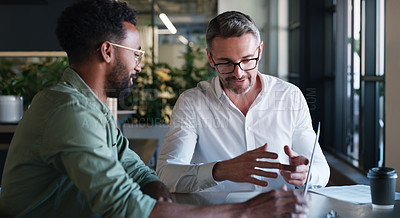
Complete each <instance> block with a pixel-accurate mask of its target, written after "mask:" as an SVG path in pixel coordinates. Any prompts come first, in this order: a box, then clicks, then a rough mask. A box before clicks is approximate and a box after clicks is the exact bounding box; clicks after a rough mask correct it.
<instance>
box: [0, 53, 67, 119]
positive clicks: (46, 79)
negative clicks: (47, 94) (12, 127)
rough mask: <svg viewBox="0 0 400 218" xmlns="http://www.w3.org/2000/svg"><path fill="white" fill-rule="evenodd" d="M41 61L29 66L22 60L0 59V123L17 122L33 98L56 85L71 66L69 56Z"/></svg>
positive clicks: (31, 63) (40, 59)
mask: <svg viewBox="0 0 400 218" xmlns="http://www.w3.org/2000/svg"><path fill="white" fill-rule="evenodd" d="M37 60H38V61H35V62H29V63H26V60H21V59H19V58H1V59H0V79H1V84H0V123H17V122H18V121H19V120H20V119H21V118H22V114H23V111H24V110H25V109H27V108H28V107H29V105H30V103H31V101H32V99H33V96H34V95H35V94H36V93H37V92H38V91H40V90H42V89H44V88H46V87H48V86H50V85H53V84H55V83H56V82H57V81H58V80H59V79H60V78H61V75H62V72H63V71H64V69H65V68H66V67H67V66H68V61H67V58H66V57H56V58H54V57H52V58H50V57H48V58H39V59H37Z"/></svg>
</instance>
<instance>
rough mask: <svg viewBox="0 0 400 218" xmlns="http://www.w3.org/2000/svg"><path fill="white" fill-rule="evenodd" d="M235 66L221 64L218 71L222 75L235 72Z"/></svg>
mask: <svg viewBox="0 0 400 218" xmlns="http://www.w3.org/2000/svg"><path fill="white" fill-rule="evenodd" d="M234 67H235V65H234V64H232V63H227V64H219V65H217V69H218V71H219V72H220V73H230V72H233V70H234Z"/></svg>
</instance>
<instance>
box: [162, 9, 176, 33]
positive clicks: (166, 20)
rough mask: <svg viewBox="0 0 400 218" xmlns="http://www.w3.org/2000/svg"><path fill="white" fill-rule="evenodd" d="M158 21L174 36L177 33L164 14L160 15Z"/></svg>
mask: <svg viewBox="0 0 400 218" xmlns="http://www.w3.org/2000/svg"><path fill="white" fill-rule="evenodd" d="M160 19H161V20H162V22H163V23H164V25H165V26H166V27H167V28H168V30H169V31H170V32H171V33H172V34H175V33H176V32H178V31H177V30H176V28H175V26H174V25H173V24H172V23H171V21H170V20H169V19H168V17H167V15H166V14H164V13H161V14H160Z"/></svg>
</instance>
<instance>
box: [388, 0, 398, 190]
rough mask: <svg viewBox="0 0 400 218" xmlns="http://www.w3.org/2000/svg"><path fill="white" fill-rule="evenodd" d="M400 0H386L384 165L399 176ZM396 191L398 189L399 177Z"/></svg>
mask: <svg viewBox="0 0 400 218" xmlns="http://www.w3.org/2000/svg"><path fill="white" fill-rule="evenodd" d="M399 9H400V1H399V0H386V30H385V31H386V46H385V48H386V51H385V52H386V54H385V55H386V61H385V65H386V66H385V67H386V78H385V80H386V90H385V91H386V102H385V107H386V108H385V112H386V119H385V120H386V128H385V129H386V146H385V149H386V150H385V159H386V160H385V165H386V166H388V167H392V168H395V169H396V171H397V174H398V175H399V176H400V157H399V155H400V134H399V133H400V131H399V129H400V126H399V125H400V97H399V84H400V61H399V60H400V29H399V28H398V25H399V24H398V21H399V20H400V13H399ZM396 191H398V192H399V191H400V178H398V179H397V186H396Z"/></svg>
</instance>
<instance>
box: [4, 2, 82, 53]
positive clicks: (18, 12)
mask: <svg viewBox="0 0 400 218" xmlns="http://www.w3.org/2000/svg"><path fill="white" fill-rule="evenodd" d="M75 1H76V0H64V1H59V0H31V1H11V0H9V1H8V0H5V1H2V2H0V36H1V43H0V51H62V48H61V47H60V45H59V43H58V41H57V38H56V34H55V28H56V20H57V17H58V16H59V15H60V14H61V11H62V10H63V9H64V8H65V7H67V6H69V5H70V4H72V3H73V2H75Z"/></svg>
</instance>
